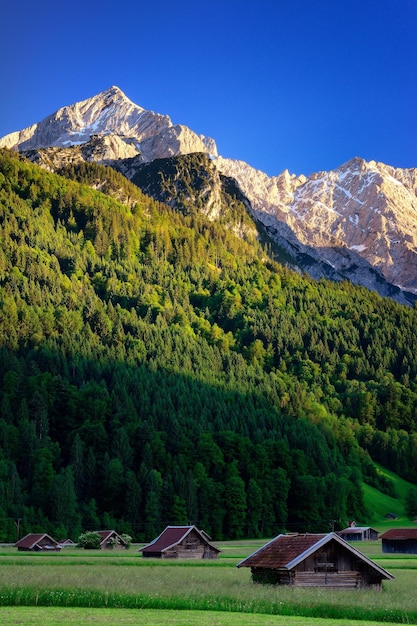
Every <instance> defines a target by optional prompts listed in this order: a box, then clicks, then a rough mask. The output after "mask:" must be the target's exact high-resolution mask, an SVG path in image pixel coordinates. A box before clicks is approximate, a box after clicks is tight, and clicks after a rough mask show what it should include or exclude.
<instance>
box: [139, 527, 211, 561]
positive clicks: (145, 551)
mask: <svg viewBox="0 0 417 626" xmlns="http://www.w3.org/2000/svg"><path fill="white" fill-rule="evenodd" d="M139 552H142V556H143V557H148V558H149V557H152V558H163V559H164V558H165V559H166V558H182V559H185V558H192V559H215V558H217V557H218V554H219V552H220V550H219V549H218V548H216V547H215V546H214V545H213V544H212V543H211V542H210V541H209V537H208V535H207V534H206V533H204V532H203V531H201V530H198V528H196V527H195V526H167V527H166V528H165V530H164V531H163V532H162V533H161V534H160V535H159V536H158V537H157V538H156V539H154V540H153V541H152V542H151V543H149V544H148V545H146V546H144V547H143V548H140V550H139Z"/></svg>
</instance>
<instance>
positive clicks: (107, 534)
mask: <svg viewBox="0 0 417 626" xmlns="http://www.w3.org/2000/svg"><path fill="white" fill-rule="evenodd" d="M94 532H95V533H97V535H100V549H101V550H113V549H114V550H126V548H127V547H128V545H127V543H126V541H125V540H124V539H123V538H122V537H121V536H120V535H118V534H117V532H116V531H115V530H95V531H94Z"/></svg>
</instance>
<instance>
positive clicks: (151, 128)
mask: <svg viewBox="0 0 417 626" xmlns="http://www.w3.org/2000/svg"><path fill="white" fill-rule="evenodd" d="M94 135H117V136H118V137H121V138H122V139H123V140H124V141H126V143H129V144H130V145H131V144H132V142H133V143H134V144H135V145H136V148H137V150H138V152H139V153H140V154H141V155H142V158H143V160H144V161H152V160H154V159H156V158H164V157H170V156H176V155H179V154H188V153H191V152H204V153H206V154H217V148H216V145H215V142H214V140H213V139H210V138H207V137H203V136H202V135H201V136H198V135H197V134H196V133H194V132H193V131H192V130H190V129H189V128H187V127H186V126H182V125H173V124H172V121H171V118H170V117H169V116H168V115H161V114H159V113H154V112H153V111H148V110H146V109H144V108H142V107H140V106H139V105H137V104H135V103H134V102H132V101H131V100H129V98H128V97H127V96H126V95H125V94H124V93H123V91H122V90H121V89H120V88H119V87H117V86H115V85H112V86H111V87H109V88H108V89H106V90H104V91H102V92H100V93H99V94H97V95H96V96H93V97H91V98H88V99H86V100H82V101H80V102H76V103H75V104H71V105H68V106H64V107H62V108H60V109H58V110H57V111H56V112H55V113H53V114H52V115H49V116H48V117H47V118H45V119H44V120H42V121H41V122H38V123H37V124H34V125H33V126H30V127H28V128H25V129H23V130H21V131H18V132H15V133H11V134H10V135H6V136H5V137H3V138H2V139H0V147H1V146H6V147H8V148H12V149H15V150H19V152H23V151H27V150H34V149H39V148H47V147H55V146H58V147H68V146H70V145H74V144H85V143H88V142H89V141H90V139H91V137H92V136H94ZM115 158H120V157H117V155H115Z"/></svg>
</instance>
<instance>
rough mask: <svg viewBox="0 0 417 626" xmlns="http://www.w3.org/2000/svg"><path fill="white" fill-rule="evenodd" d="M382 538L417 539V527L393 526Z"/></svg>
mask: <svg viewBox="0 0 417 626" xmlns="http://www.w3.org/2000/svg"><path fill="white" fill-rule="evenodd" d="M380 539H395V540H397V541H401V540H407V539H417V528H392V529H391V530H387V532H386V533H384V534H383V535H381V537H380Z"/></svg>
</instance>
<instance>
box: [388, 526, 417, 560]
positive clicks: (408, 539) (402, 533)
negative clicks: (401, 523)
mask: <svg viewBox="0 0 417 626" xmlns="http://www.w3.org/2000/svg"><path fill="white" fill-rule="evenodd" d="M381 541H382V552H400V553H403V554H417V528H392V529H391V530H387V532H386V533H384V534H383V535H381Z"/></svg>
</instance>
